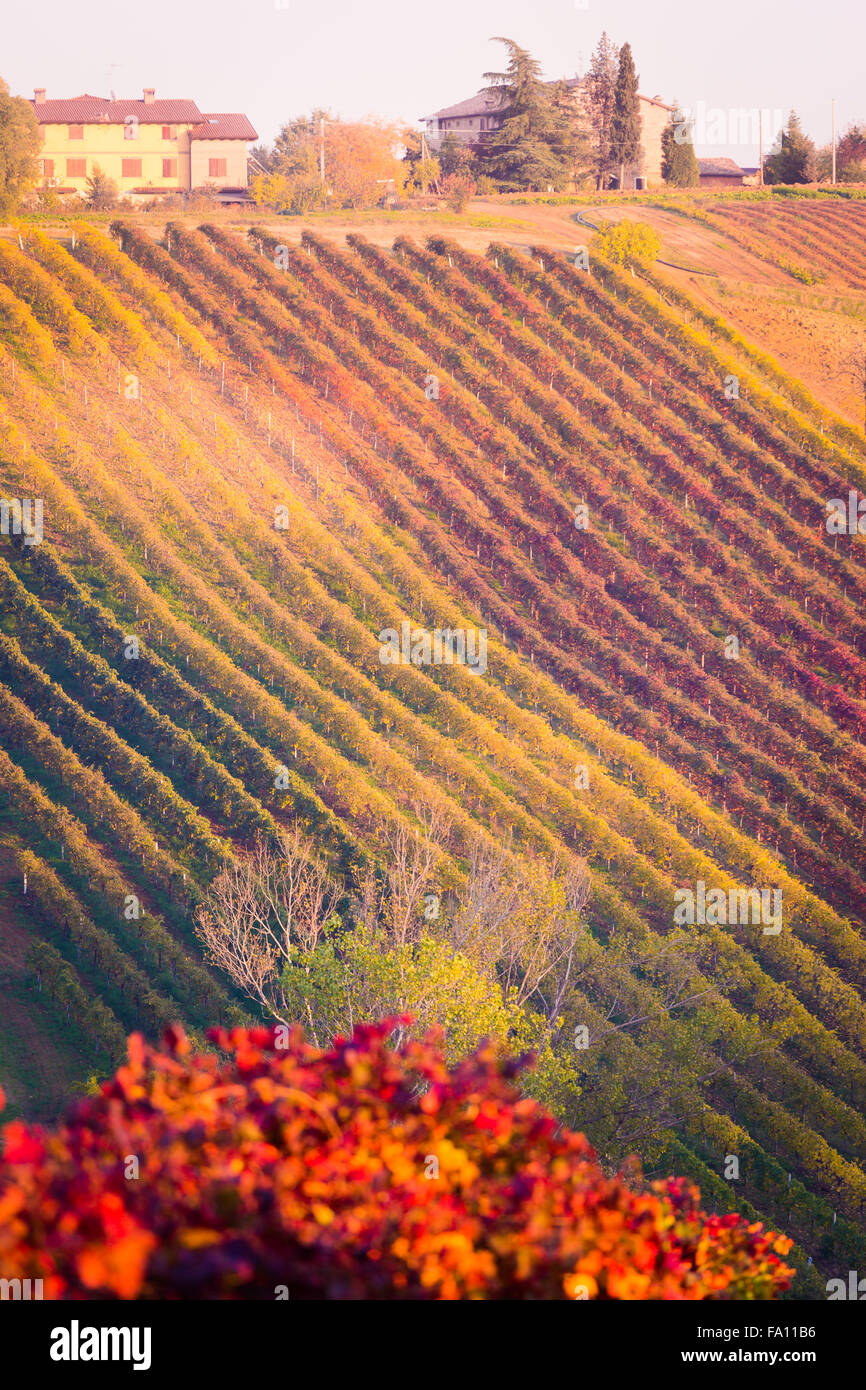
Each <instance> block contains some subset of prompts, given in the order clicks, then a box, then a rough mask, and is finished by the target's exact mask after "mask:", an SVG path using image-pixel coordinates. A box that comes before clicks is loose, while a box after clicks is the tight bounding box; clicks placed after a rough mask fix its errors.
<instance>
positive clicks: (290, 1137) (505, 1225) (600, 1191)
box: [0, 1017, 792, 1300]
mask: <svg viewBox="0 0 866 1390" xmlns="http://www.w3.org/2000/svg"><path fill="white" fill-rule="evenodd" d="M409 1022H411V1020H410V1019H408V1018H405V1017H403V1018H400V1019H391V1020H387V1021H385V1022H382V1023H378V1024H374V1025H365V1026H359V1027H357V1028H356V1029H355V1032H354V1034H353V1036H352V1038H351V1039H350V1040H348V1041H346V1040H345V1039H342V1040H339V1041H338V1042H337V1043H336V1044H335V1046H334V1048H333V1050H331V1051H328V1052H322V1051H318V1050H316V1049H314V1048H313V1047H311V1046H310V1045H308V1044H307V1043H306V1042H305V1041H304V1038H303V1035H302V1034H301V1032H300V1030H293V1031H291V1032H289V1030H287V1029H284V1028H281V1027H278V1028H277V1029H275V1030H274V1029H269V1030H266V1029H264V1028H261V1029H255V1030H251V1031H246V1030H241V1029H238V1030H235V1031H233V1032H231V1033H226V1032H224V1031H219V1030H217V1031H214V1033H213V1034H212V1035H211V1036H212V1037H213V1039H214V1040H215V1041H216V1042H217V1043H218V1044H219V1046H220V1047H221V1048H223V1049H225V1050H226V1051H227V1052H228V1054H229V1056H228V1058H225V1057H221V1056H219V1055H218V1054H211V1055H207V1056H197V1057H194V1056H192V1055H191V1048H190V1044H189V1042H188V1041H187V1040H186V1038H185V1037H184V1036H183V1034H182V1033H181V1032H180V1031H179V1030H174V1029H172V1030H169V1031H168V1032H167V1033H166V1038H165V1047H166V1050H165V1052H163V1053H159V1052H156V1051H154V1050H151V1049H150V1048H148V1047H146V1046H145V1045H144V1043H143V1042H142V1040H141V1038H140V1037H139V1036H138V1035H133V1037H132V1038H130V1041H129V1061H128V1064H127V1065H126V1066H123V1067H121V1068H120V1069H119V1070H118V1071H117V1073H116V1075H115V1076H114V1077H113V1078H112V1079H111V1080H110V1081H107V1082H106V1083H105V1084H104V1085H103V1086H102V1087H101V1093H100V1094H99V1095H98V1096H95V1097H90V1096H89V1097H87V1098H85V1099H84V1100H82V1101H79V1102H78V1103H77V1104H76V1106H75V1107H74V1108H73V1109H72V1110H71V1112H70V1114H69V1117H68V1118H67V1120H66V1121H65V1122H64V1123H62V1124H61V1125H60V1127H59V1128H58V1129H57V1130H56V1131H55V1132H53V1133H49V1134H45V1133H43V1132H42V1131H41V1130H40V1129H39V1128H36V1127H29V1126H27V1125H25V1124H22V1123H20V1122H15V1123H13V1124H10V1125H7V1127H6V1129H5V1148H4V1153H3V1157H2V1161H0V1273H2V1275H3V1276H4V1277H30V1278H32V1277H37V1278H42V1279H43V1280H44V1281H45V1284H44V1287H45V1293H46V1296H47V1297H49V1298H73V1299H74V1298H88V1297H89V1298H106V1297H120V1298H189V1297H215V1298H256V1297H257V1298H273V1297H275V1296H276V1293H277V1289H278V1288H279V1287H280V1286H285V1288H286V1290H287V1292H288V1294H289V1296H290V1297H291V1298H293V1299H297V1298H301V1299H309V1298H329V1299H337V1298H382V1299H384V1298H397V1299H405V1298H408V1299H418V1298H434V1299H459V1298H476V1299H484V1298H491V1299H539V1298H542V1299H545V1298H546V1299H564V1298H568V1299H573V1298H581V1299H583V1298H602V1299H629V1300H634V1299H703V1298H769V1297H772V1296H773V1295H774V1294H775V1293H777V1292H779V1291H781V1290H783V1289H785V1288H786V1287H787V1285H788V1281H789V1278H790V1276H791V1274H792V1271H791V1270H790V1269H788V1268H786V1267H785V1265H784V1264H783V1263H782V1258H781V1257H783V1256H784V1255H786V1254H787V1252H788V1250H789V1249H790V1246H791V1242H790V1241H789V1240H787V1239H785V1238H782V1237H778V1236H776V1235H774V1234H772V1233H765V1232H764V1231H763V1230H762V1228H761V1226H760V1224H753V1225H747V1224H746V1223H745V1222H744V1221H742V1219H741V1218H739V1217H738V1216H735V1215H731V1216H724V1217H716V1216H706V1215H705V1214H704V1213H703V1212H701V1211H700V1209H699V1207H698V1192H697V1189H695V1188H694V1187H692V1186H691V1185H690V1184H688V1183H687V1182H685V1181H683V1180H677V1179H670V1180H668V1181H666V1182H655V1183H653V1184H652V1185H651V1186H650V1187H649V1188H647V1189H646V1190H643V1191H639V1190H636V1189H635V1188H634V1187H633V1186H629V1185H627V1184H626V1182H625V1180H624V1179H623V1178H621V1177H606V1176H605V1175H604V1174H603V1173H602V1172H601V1170H600V1168H599V1167H598V1165H597V1163H596V1161H595V1157H594V1155H593V1152H592V1150H591V1149H590V1147H589V1144H588V1143H587V1141H586V1140H585V1139H584V1138H583V1136H582V1135H579V1134H574V1133H570V1132H569V1131H567V1130H566V1131H562V1130H558V1129H557V1126H556V1123H555V1121H554V1120H553V1119H552V1118H551V1117H550V1116H549V1115H547V1114H546V1113H545V1112H544V1111H543V1110H542V1109H541V1108H540V1107H539V1106H538V1105H537V1104H536V1103H535V1102H533V1101H531V1100H527V1099H524V1098H521V1096H520V1095H519V1093H518V1091H517V1089H516V1087H515V1085H514V1077H515V1075H516V1073H517V1071H518V1069H519V1067H520V1065H521V1063H520V1062H511V1061H506V1060H505V1059H503V1058H502V1057H501V1056H499V1055H498V1054H497V1053H495V1052H494V1051H493V1050H492V1049H491V1048H490V1047H488V1046H482V1047H481V1048H480V1049H479V1050H478V1051H477V1052H476V1053H475V1054H474V1055H473V1056H472V1057H470V1058H468V1059H467V1060H466V1061H464V1062H462V1063H460V1064H459V1065H458V1066H456V1067H455V1068H454V1069H453V1070H450V1071H449V1070H448V1068H447V1066H446V1064H445V1063H444V1061H443V1058H442V1056H441V1054H440V1053H439V1051H438V1049H437V1046H436V1045H435V1043H434V1042H433V1041H432V1040H431V1039H430V1038H428V1039H426V1040H423V1041H409V1042H407V1043H406V1044H405V1045H404V1046H403V1047H401V1048H400V1049H399V1050H392V1049H390V1048H389V1046H388V1041H387V1040H388V1037H389V1035H390V1033H391V1032H392V1030H393V1029H394V1028H395V1027H396V1026H397V1025H399V1024H408V1023H409ZM133 1160H136V1161H137V1167H136V1164H135V1163H133Z"/></svg>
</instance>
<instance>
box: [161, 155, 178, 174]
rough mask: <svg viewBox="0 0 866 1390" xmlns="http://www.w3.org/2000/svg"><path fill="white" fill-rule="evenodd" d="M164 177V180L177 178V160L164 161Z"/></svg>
mask: <svg viewBox="0 0 866 1390" xmlns="http://www.w3.org/2000/svg"><path fill="white" fill-rule="evenodd" d="M162 177H163V178H164V179H176V178H177V160H176V159H164V160H163V161H162Z"/></svg>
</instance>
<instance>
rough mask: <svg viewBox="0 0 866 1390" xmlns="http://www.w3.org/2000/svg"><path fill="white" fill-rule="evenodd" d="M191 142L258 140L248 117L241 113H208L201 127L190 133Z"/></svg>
mask: <svg viewBox="0 0 866 1390" xmlns="http://www.w3.org/2000/svg"><path fill="white" fill-rule="evenodd" d="M189 138H190V140H258V138H259V137H258V135H257V133H256V132H255V131H254V130H253V128H252V126H251V125H250V123H249V121H248V120H247V118H246V116H243V115H241V113H240V112H239V111H207V112H205V115H204V117H203V119H202V123H201V125H197V126H195V127H194V129H192V130H191V131H190V133H189Z"/></svg>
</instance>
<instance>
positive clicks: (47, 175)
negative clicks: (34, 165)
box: [42, 159, 54, 179]
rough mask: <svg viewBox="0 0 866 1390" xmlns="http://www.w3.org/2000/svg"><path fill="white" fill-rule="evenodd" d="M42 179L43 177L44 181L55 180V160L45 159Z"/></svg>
mask: <svg viewBox="0 0 866 1390" xmlns="http://www.w3.org/2000/svg"><path fill="white" fill-rule="evenodd" d="M42 177H43V178H44V179H53V178H54V160H53V159H43V161H42Z"/></svg>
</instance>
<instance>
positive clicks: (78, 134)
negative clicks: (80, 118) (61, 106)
mask: <svg viewBox="0 0 866 1390" xmlns="http://www.w3.org/2000/svg"><path fill="white" fill-rule="evenodd" d="M69 138H70V140H83V139H84V126H83V125H71V126H70V127H69Z"/></svg>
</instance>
